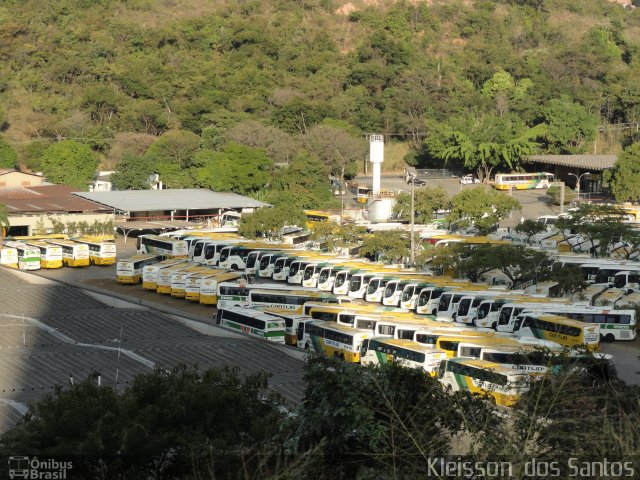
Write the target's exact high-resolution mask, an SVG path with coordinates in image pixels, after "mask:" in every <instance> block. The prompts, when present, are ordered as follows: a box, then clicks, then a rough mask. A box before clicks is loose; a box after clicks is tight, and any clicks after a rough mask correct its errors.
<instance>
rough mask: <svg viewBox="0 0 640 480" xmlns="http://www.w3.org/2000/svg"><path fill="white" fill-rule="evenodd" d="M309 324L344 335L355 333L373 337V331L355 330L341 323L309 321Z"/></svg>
mask: <svg viewBox="0 0 640 480" xmlns="http://www.w3.org/2000/svg"><path fill="white" fill-rule="evenodd" d="M309 322H311V323H312V324H313V325H317V326H319V327H323V328H326V329H328V330H335V331H338V332H342V333H348V334H351V335H353V334H355V333H360V334H364V335H368V336H369V335H371V330H362V329H359V328H353V327H352V326H350V325H343V324H341V323H337V322H330V321H326V320H309Z"/></svg>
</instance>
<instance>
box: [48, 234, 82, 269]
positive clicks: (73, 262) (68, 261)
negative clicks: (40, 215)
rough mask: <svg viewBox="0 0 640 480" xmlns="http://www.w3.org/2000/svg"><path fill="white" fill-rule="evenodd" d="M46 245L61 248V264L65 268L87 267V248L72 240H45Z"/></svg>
mask: <svg viewBox="0 0 640 480" xmlns="http://www.w3.org/2000/svg"><path fill="white" fill-rule="evenodd" d="M47 243H50V244H52V245H56V246H58V247H60V248H62V263H63V265H64V266H65V267H88V266H89V263H90V262H89V246H88V245H86V244H84V243H78V242H74V241H73V240H47Z"/></svg>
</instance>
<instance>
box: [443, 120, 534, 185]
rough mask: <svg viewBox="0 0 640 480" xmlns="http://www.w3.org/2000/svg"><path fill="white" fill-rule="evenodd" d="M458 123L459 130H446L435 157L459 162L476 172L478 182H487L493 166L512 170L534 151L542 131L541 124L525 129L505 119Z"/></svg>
mask: <svg viewBox="0 0 640 480" xmlns="http://www.w3.org/2000/svg"><path fill="white" fill-rule="evenodd" d="M470 122H472V123H470ZM459 123H460V125H458V127H459V128H460V129H453V130H450V131H449V133H448V134H447V137H445V139H444V148H443V150H441V151H440V152H439V153H438V154H439V156H440V157H441V158H442V159H443V160H444V161H446V162H450V161H459V162H461V163H462V164H463V165H464V166H465V167H466V168H469V169H474V170H476V172H477V175H478V178H479V179H480V180H481V181H485V180H488V179H489V178H490V177H491V174H492V172H493V170H494V169H495V168H497V167H502V168H506V169H509V170H514V169H516V168H517V167H518V165H519V164H520V162H521V160H522V159H523V157H525V156H526V155H530V154H532V153H533V152H534V151H535V150H536V148H537V147H538V144H537V142H536V139H537V138H539V137H541V136H542V135H543V133H544V130H545V127H544V125H542V124H540V125H537V126H536V127H533V128H526V127H524V125H522V123H521V122H519V121H517V120H514V119H513V118H511V117H509V116H504V117H498V116H495V115H485V116H482V117H480V118H478V119H476V120H473V119H470V120H468V121H467V120H465V121H460V122H459Z"/></svg>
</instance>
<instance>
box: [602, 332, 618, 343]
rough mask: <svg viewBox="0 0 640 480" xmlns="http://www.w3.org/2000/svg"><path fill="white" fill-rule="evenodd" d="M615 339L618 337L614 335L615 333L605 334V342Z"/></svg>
mask: <svg viewBox="0 0 640 480" xmlns="http://www.w3.org/2000/svg"><path fill="white" fill-rule="evenodd" d="M615 339H616V337H615V336H614V335H613V333H607V334H606V335H605V336H604V341H605V342H608V343H611V342H614V341H615Z"/></svg>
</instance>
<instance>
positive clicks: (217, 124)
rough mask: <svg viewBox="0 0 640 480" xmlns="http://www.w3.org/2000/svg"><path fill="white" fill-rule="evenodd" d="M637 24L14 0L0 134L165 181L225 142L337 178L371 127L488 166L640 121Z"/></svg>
mask: <svg viewBox="0 0 640 480" xmlns="http://www.w3.org/2000/svg"><path fill="white" fill-rule="evenodd" d="M639 39H640V12H638V11H637V10H629V9H623V8H622V7H621V6H620V5H617V4H612V3H609V2H603V1H601V0H584V1H581V2H575V1H571V0H505V1H436V0H434V1H424V2H421V1H411V2H409V1H406V2H393V1H383V0H380V1H376V0H364V1H358V0H354V1H352V2H348V3H344V2H337V1H333V0H302V1H295V2H294V1H285V0H280V1H273V0H271V1H259V0H253V1H251V0H244V1H219V2H210V1H206V0H164V1H153V0H128V1H125V0H123V1H119V2H118V1H109V0H52V1H48V2H42V1H37V0H32V1H21V0H13V1H11V0H9V1H5V2H2V5H1V6H0V58H1V60H2V61H1V62H0V123H1V124H2V130H3V131H2V132H1V135H2V138H3V139H4V141H6V142H7V143H8V144H9V145H10V146H11V148H12V149H13V150H15V151H16V152H17V163H18V164H20V165H21V166H23V167H26V168H30V169H40V168H41V166H42V165H41V163H40V159H41V157H42V153H43V151H44V150H45V149H46V148H48V146H49V145H50V144H51V143H52V142H55V141H56V140H63V139H66V140H69V141H74V142H79V143H85V144H87V145H89V146H90V147H91V149H92V151H93V152H94V154H95V155H96V158H97V159H98V160H99V162H100V164H101V166H102V167H103V168H114V167H117V166H118V165H119V164H120V162H121V161H123V157H124V158H125V160H127V161H128V162H129V164H128V165H135V168H133V167H127V169H126V170H131V169H133V170H135V169H137V170H139V171H140V172H141V175H142V174H146V173H148V172H149V171H158V172H160V173H161V174H162V176H163V178H164V179H165V183H166V184H167V185H169V186H183V185H194V184H195V185H201V186H210V187H213V186H214V185H213V183H212V181H211V180H210V178H209V177H211V174H210V170H211V168H212V165H220V162H221V161H222V160H221V157H220V156H222V157H224V158H223V159H227V160H228V159H229V156H228V155H227V154H225V153H224V152H225V151H228V149H229V148H230V146H231V147H232V149H233V148H235V149H236V153H237V149H238V148H249V149H262V151H263V153H264V154H265V155H266V157H267V158H266V160H265V159H263V160H264V162H266V163H264V162H263V163H260V164H259V165H260V166H259V167H258V168H261V169H263V171H264V170H265V169H267V170H268V169H269V168H272V166H269V165H273V164H274V163H275V164H290V163H291V162H292V161H293V160H294V159H295V158H299V157H300V156H301V155H302V156H305V155H306V156H310V157H313V158H315V159H319V160H320V163H321V164H323V165H325V166H327V168H328V169H329V173H332V174H334V175H337V176H342V175H347V176H348V175H349V174H350V173H353V172H354V171H355V169H356V168H362V165H363V159H364V156H365V155H366V142H364V138H365V137H364V135H363V134H366V133H370V132H374V133H382V134H385V135H387V136H388V137H389V138H391V139H393V141H398V142H405V143H406V144H407V146H408V147H409V149H410V151H409V154H408V155H407V157H406V159H407V161H408V162H409V163H412V164H420V165H423V166H438V167H439V166H442V165H443V164H444V163H447V164H449V165H451V164H456V163H457V164H464V166H466V167H467V168H470V169H476V170H478V171H479V173H480V174H481V175H489V174H491V172H492V171H494V170H495V169H497V168H500V169H505V170H508V169H514V168H517V166H518V162H519V161H520V159H521V157H522V156H523V155H526V154H528V153H532V152H539V153H577V152H584V151H590V152H591V151H592V150H593V143H594V142H593V141H594V140H595V138H596V135H597V132H598V128H597V127H598V126H599V125H606V124H612V123H628V122H636V121H638V116H639V113H640V68H639V65H640V63H639V54H640V40H639ZM338 131H339V132H343V133H344V134H345V135H346V137H345V142H351V143H350V144H349V145H347V146H345V148H344V149H340V154H339V155H338V154H335V155H334V158H330V157H331V154H330V153H328V152H329V150H331V148H329V147H331V141H329V140H330V139H335V138H336V135H337V134H336V132H338ZM314 132H315V133H314ZM625 132H627V131H626V130H623V131H622V133H625ZM310 134H312V136H311V137H309V135H310ZM167 135H170V138H169V140H165V142H164V144H163V145H161V146H160V147H158V146H157V142H158V141H159V140H161V139H163V138H164V137H166V136H167ZM314 135H315V136H314ZM605 140H607V139H604V138H600V139H598V142H597V143H598V145H599V153H615V152H617V151H619V150H620V149H621V147H622V146H624V145H625V143H630V142H631V141H632V140H633V138H632V137H624V136H621V137H616V138H614V139H613V140H611V141H610V142H609V143H606V141H605ZM176 142H177V143H178V144H179V148H178V150H180V151H179V152H178V153H176V146H175V143H176ZM0 143H2V144H4V142H3V141H2V140H0ZM167 144H169V147H167ZM234 145H235V146H234ZM1 146H2V145H0V147H1ZM150 149H151V150H152V152H151V153H152V155H150V156H149V154H148V151H149V150H150ZM181 149H184V150H181ZM604 149H607V150H609V151H607V152H603V151H602V150H604ZM1 151H2V148H0V152H1ZM131 156H134V157H135V158H133V159H132V158H131ZM240 156H242V155H240ZM480 157H482V159H483V160H482V161H484V162H485V165H479V164H478V161H479V160H478V159H477V158H480ZM143 160H144V161H143ZM0 161H1V159H0ZM216 162H217V163H216ZM265 165H266V166H265ZM198 169H199V170H198ZM120 170H122V168H120ZM45 173H46V172H45ZM80 183H81V182H80ZM256 185H257V184H256ZM256 185H252V186H251V187H248V188H245V189H244V193H251V192H253V193H256V192H258V191H260V190H261V189H264V186H260V185H258V186H256ZM125 187H126V185H125ZM241 190H242V189H241Z"/></svg>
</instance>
